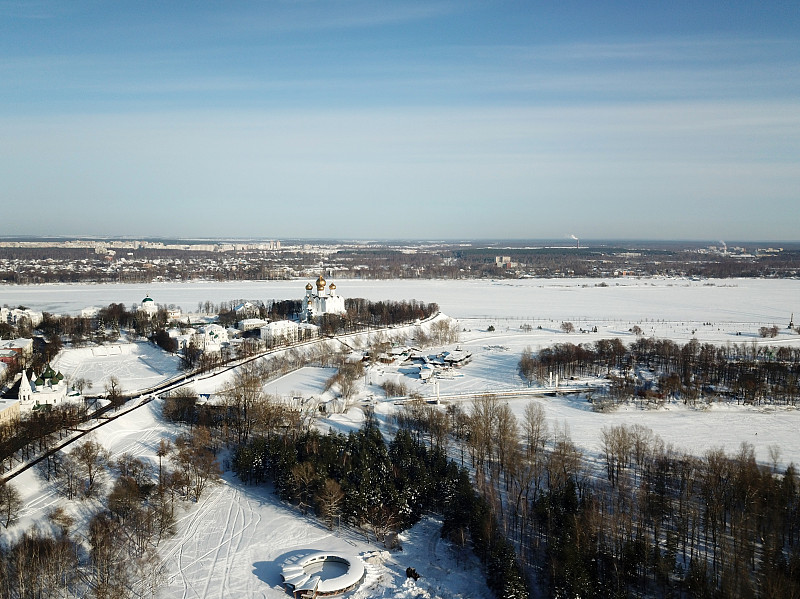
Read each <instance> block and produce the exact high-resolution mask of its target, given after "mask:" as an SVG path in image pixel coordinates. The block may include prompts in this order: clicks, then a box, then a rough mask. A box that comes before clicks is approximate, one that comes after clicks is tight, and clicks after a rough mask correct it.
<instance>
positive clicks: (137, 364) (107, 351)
mask: <svg viewBox="0 0 800 599" xmlns="http://www.w3.org/2000/svg"><path fill="white" fill-rule="evenodd" d="M180 363H181V360H180V357H178V356H176V355H172V354H169V353H167V352H165V351H163V350H162V349H160V348H159V347H158V346H156V345H153V344H152V343H149V342H138V343H126V342H120V343H111V344H105V345H101V346H91V347H78V348H69V349H65V350H63V351H62V352H61V353H60V354H59V355H58V357H57V358H56V359H55V360H53V363H52V364H51V365H52V367H53V368H54V369H55V370H56V371H60V372H61V373H62V374H63V375H64V376H65V377H66V378H67V380H68V381H71V382H74V381H75V380H77V379H79V378H83V379H86V380H87V381H89V382H90V383H91V388H89V389H88V390H87V391H86V392H87V393H95V394H97V393H102V392H103V389H104V388H105V386H106V384H107V383H108V382H109V380H110V379H111V377H112V376H113V377H116V378H117V380H119V381H120V386H121V392H122V393H126V394H127V393H133V392H135V391H138V390H142V389H147V388H149V387H152V386H154V385H157V384H158V383H161V382H163V381H165V380H168V379H171V378H172V377H174V376H177V375H178V374H179V373H180Z"/></svg>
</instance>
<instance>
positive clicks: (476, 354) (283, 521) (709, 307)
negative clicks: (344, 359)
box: [0, 279, 800, 598]
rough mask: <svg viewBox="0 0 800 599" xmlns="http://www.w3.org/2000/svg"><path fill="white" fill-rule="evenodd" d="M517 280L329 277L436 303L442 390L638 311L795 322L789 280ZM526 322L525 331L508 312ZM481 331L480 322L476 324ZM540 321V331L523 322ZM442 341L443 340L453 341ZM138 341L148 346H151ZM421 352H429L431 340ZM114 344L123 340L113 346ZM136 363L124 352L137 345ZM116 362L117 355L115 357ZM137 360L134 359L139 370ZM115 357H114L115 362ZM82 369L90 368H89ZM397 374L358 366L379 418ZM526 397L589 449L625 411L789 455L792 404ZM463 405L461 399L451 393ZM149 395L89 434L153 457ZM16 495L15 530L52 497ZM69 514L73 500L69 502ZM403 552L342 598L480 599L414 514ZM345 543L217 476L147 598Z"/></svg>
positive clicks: (97, 361)
mask: <svg viewBox="0 0 800 599" xmlns="http://www.w3.org/2000/svg"><path fill="white" fill-rule="evenodd" d="M598 283H600V281H598V280H572V279H558V280H539V279H535V280H524V281H337V287H338V288H339V290H340V292H341V293H342V294H343V295H345V296H357V297H366V298H369V299H398V300H399V299H412V298H413V299H418V300H421V301H426V302H428V301H430V302H436V303H438V304H439V305H440V307H441V309H442V311H443V312H444V313H446V314H448V315H450V316H452V317H454V318H457V319H458V320H459V327H460V328H461V329H462V332H461V341H460V345H461V346H462V348H464V349H467V350H469V351H471V352H472V353H473V361H472V362H471V363H470V364H468V365H466V366H465V367H464V368H462V369H461V370H459V371H456V373H455V374H454V376H453V377H452V378H446V379H440V380H439V382H438V391H439V393H440V394H442V395H448V394H455V393H467V392H473V393H474V392H482V391H487V390H507V389H514V388H519V389H523V388H525V384H524V382H523V381H522V380H521V379H520V378H519V376H518V374H517V372H516V364H517V362H518V360H519V356H520V352H521V351H522V350H523V349H524V348H525V347H528V346H530V347H532V348H534V349H536V348H538V347H543V346H546V345H550V344H552V343H556V342H564V341H569V342H572V343H582V342H591V341H595V340H597V339H599V338H601V337H620V338H621V339H622V340H623V341H624V342H626V343H629V342H631V341H633V340H634V339H635V337H634V336H633V335H632V334H631V333H629V332H628V330H629V329H630V328H631V326H633V325H634V324H638V325H639V326H640V327H641V328H642V329H643V330H644V332H645V334H647V335H655V336H657V337H668V338H671V339H674V340H676V341H679V342H685V341H688V340H689V339H691V338H692V337H696V338H697V339H698V340H699V341H701V342H713V343H748V344H749V343H768V344H771V345H777V344H791V345H794V346H798V345H800V335H797V334H796V333H792V332H789V331H787V330H786V325H787V324H788V320H789V317H790V315H791V314H792V312H794V313H796V315H797V316H798V320H800V281H798V280H775V281H773V280H750V279H748V280H724V281H722V280H720V281H699V282H698V281H688V280H678V279H674V280H672V279H647V280H638V279H632V280H628V279H623V280H613V279H612V280H608V281H606V283H607V284H608V286H607V287H601V286H598ZM304 284H305V281H296V282H285V281H284V282H263V283H262V282H258V283H256V282H253V283H237V284H234V285H221V284H212V283H194V284H174V283H172V284H157V285H155V284H154V285H149V286H131V285H64V286H43V287H35V286H34V287H3V288H0V303H8V304H10V305H17V304H24V305H26V306H29V307H31V308H35V309H40V310H48V311H53V312H69V313H76V312H78V311H79V310H80V309H81V308H83V307H87V306H90V305H95V306H102V305H107V304H108V303H111V302H124V303H126V304H129V303H131V302H135V301H139V300H140V299H141V297H144V295H145V294H146V293H150V294H151V296H152V297H154V298H155V300H156V301H157V302H159V303H164V304H177V305H180V306H183V308H184V309H185V310H192V309H194V308H195V307H196V305H197V303H198V302H200V301H205V300H210V301H214V302H219V301H227V300H231V299H236V298H243V299H264V300H267V299H272V298H275V299H285V298H289V297H299V296H300V295H301V294H302V287H303V285H304ZM564 320H569V321H572V322H573V323H574V324H575V326H576V328H577V329H580V328H585V329H591V328H592V327H594V326H596V327H597V329H598V331H597V333H580V332H576V333H572V334H565V333H563V332H561V331H560V330H559V325H560V323H561V322H562V321H564ZM524 324H530V325H532V328H531V330H530V331H526V330H523V329H522V328H520V327H521V325H524ZM773 324H775V325H778V326H779V328H780V330H781V332H780V334H779V336H778V337H777V338H776V339H770V340H763V339H760V338H759V337H758V335H757V330H758V327H759V326H763V325H773ZM490 325H492V326H494V329H495V330H494V331H492V332H489V331H488V330H487V329H488V328H489V326H490ZM540 326H541V329H539V328H538V327H540ZM454 347H455V345H450V346H448V347H447V348H441V349H449V350H452V349H453V348H454ZM75 351H83V350H72V351H70V352H66V353H65V354H63V356H62V357H60V358H59V360H58V361H57V362H56V363H55V367H57V368H60V369H61V370H63V371H64V373H65V374H70V375H71V376H84V377H86V378H91V379H92V380H93V381H98V382H97V383H96V384H100V385H102V383H101V382H100V381H103V380H104V377H107V376H110V375H111V374H114V375H115V376H117V377H118V378H119V379H120V382H121V384H122V386H123V389H126V390H127V389H133V388H136V387H137V385H145V386H146V385H149V384H152V382H151V379H154V378H157V376H156V374H154V373H155V372H158V373H159V375H158V376H163V377H164V378H167V376H169V373H170V372H173V370H170V369H171V368H172V366H171V364H172V362H170V359H171V358H170V359H166V357H164V356H163V355H162V358H163V359H166V362H164V361H161V360H162V358H158V357H157V356H154V355H151V354H150V353H146V354H143V355H144V359H143V360H140V361H142V362H143V363H144V364H145V369H144V370H142V371H136V370H135V369H130V370H128V371H125V370H123V369H121V368H120V367H119V365H117V363H116V362H115V361H114V360H112V359H110V356H105V357H104V356H94V355H92V356H88V355H87V356H85V358H86V359H85V360H84V359H83V358H82V357H81V356H80V355H79V354H75V353H73V352H75ZM152 351H155V352H158V350H157V349H155V348H153V349H152ZM433 351H434V349H431V350H430V352H431V353H433ZM121 353H122V350H121ZM136 359H137V360H138V358H136ZM126 368H131V366H130V365H129V366H126ZM148 368H149V369H151V370H150V371H148V370H147V369H148ZM115 369H116V370H115ZM331 372H332V371H331V370H329V369H318V368H310V367H306V368H302V369H300V370H298V371H296V372H294V373H291V374H289V375H287V376H284V377H282V378H280V379H278V380H275V381H270V382H269V383H268V384H267V387H266V390H267V392H269V393H272V394H276V395H282V396H287V397H291V396H296V395H299V396H303V397H306V396H312V395H313V396H320V395H322V388H323V385H324V382H325V380H326V379H327V378H328V377H329V376H330V374H331ZM90 373H91V374H90ZM390 379H391V380H395V381H402V382H404V383H405V384H406V385H407V386H408V389H409V391H419V392H420V393H422V394H423V395H434V394H435V393H436V389H435V387H434V385H433V384H432V383H423V382H422V381H421V380H420V379H419V378H418V376H417V375H416V374H414V373H413V372H410V371H409V369H403V368H402V367H398V366H391V365H390V366H381V367H378V366H373V367H371V368H370V369H369V371H368V373H367V375H366V376H365V381H364V384H365V387H364V389H363V391H362V393H361V397H364V398H365V397H368V396H369V395H372V396H373V397H374V398H377V399H378V402H377V405H376V414H377V415H378V417H379V418H381V419H384V420H386V419H388V418H389V417H390V415H391V413H392V411H393V410H395V409H397V408H396V406H395V405H394V403H393V402H392V401H386V400H381V399H380V398H382V396H383V393H382V391H381V390H380V388H379V385H380V384H381V383H382V382H383V381H385V380H390ZM228 380H230V375H229V374H228V375H221V376H219V377H212V378H206V379H204V380H202V381H198V382H197V383H195V384H194V386H195V389H196V390H197V391H199V392H204V393H208V392H213V391H214V390H215V389H216V388H218V387H220V386H221V385H222V384H224V383H225V382H226V381H228ZM531 401H534V402H539V403H541V404H542V405H543V406H544V408H545V412H546V415H547V417H548V421H549V424H550V427H551V429H552V428H553V427H556V426H558V427H562V428H563V427H567V428H568V429H569V432H570V435H571V437H572V439H573V441H574V442H575V443H576V444H577V445H578V446H579V447H580V448H581V449H582V451H583V452H584V454H585V455H586V456H587V457H589V458H593V457H596V456H597V454H598V452H599V449H600V431H601V429H602V428H603V427H605V426H608V425H612V424H619V423H640V424H643V425H645V426H647V427H650V428H651V429H653V431H654V432H655V433H656V434H658V435H660V436H661V437H662V438H663V439H664V441H665V442H666V443H668V444H672V445H674V446H675V447H676V448H678V449H680V450H686V451H690V452H693V453H695V454H698V455H699V454H702V453H703V452H705V451H706V450H707V449H708V448H711V447H720V446H721V447H724V448H725V449H726V450H727V451H735V450H736V449H737V448H738V446H739V444H740V443H741V442H743V441H746V442H748V443H752V444H753V445H754V447H755V451H756V457H757V459H759V460H761V461H762V462H768V461H769V457H768V456H769V453H768V451H769V450H768V448H769V446H770V445H773V444H776V445H779V446H780V447H781V448H782V453H781V457H780V462H781V464H784V465H785V464H788V463H789V462H790V461H793V462H795V463H800V441H799V440H798V436H797V431H798V430H800V410H796V409H790V408H753V407H741V406H719V405H715V406H713V407H710V408H707V409H694V408H689V407H685V406H683V405H681V404H668V405H667V406H666V407H664V408H661V409H658V410H642V409H638V408H637V407H636V406H633V405H631V406H628V407H625V408H622V409H620V410H617V411H615V412H610V413H597V412H594V411H592V409H591V406H590V404H589V403H587V402H586V400H585V398H583V397H581V396H560V397H541V398H518V399H511V400H509V404H510V406H511V407H512V409H513V410H514V411H515V413H517V415H518V416H521V414H522V412H523V410H524V407H525V405H526V404H527V403H529V402H531ZM464 407H465V408H467V407H468V406H466V405H465V406H464ZM158 409H159V404H158V402H154V403H152V404H149V405H147V406H145V407H142V408H140V409H138V410H135V411H134V412H132V413H131V414H129V415H127V416H125V417H123V418H120V419H119V420H116V421H113V422H111V423H109V424H108V425H106V426H104V427H102V428H101V429H99V431H98V432H97V433H96V435H97V437H96V438H97V440H98V441H100V442H101V443H103V444H104V445H106V446H107V447H108V448H109V449H111V451H112V452H113V453H114V454H116V455H118V454H120V453H122V452H129V453H132V454H134V455H136V456H140V457H142V458H144V459H149V460H151V461H152V462H153V463H156V455H155V452H156V447H157V445H158V441H159V439H160V438H162V437H168V438H171V437H174V435H175V434H176V431H175V430H174V429H173V428H172V427H171V426H168V425H166V424H165V423H164V422H162V421H161V419H160V417H159V413H158ZM362 421H363V414H362V412H361V409H360V408H359V407H357V406H356V407H353V408H351V409H350V410H348V411H347V412H346V413H345V414H336V415H333V416H331V417H330V418H328V419H323V420H321V421H320V423H319V424H320V426H321V427H322V428H323V430H327V427H329V426H330V427H334V428H336V429H339V430H349V429H351V428H354V427H358V426H360V423H361V422H362ZM15 484H17V485H18V486H19V488H20V490H21V491H22V492H23V493H24V495H25V501H26V508H25V514H24V518H23V520H22V522H21V523H20V524H19V525H18V526H17V527H16V529H17V530H20V529H21V528H23V527H26V526H29V525H30V524H32V523H33V522H35V521H39V522H41V521H42V519H43V517H44V514H45V513H46V511H47V510H48V509H49V508H51V507H52V506H54V505H56V504H59V503H64V500H63V499H60V498H58V497H56V496H55V494H54V493H53V491H52V490H51V489H50V488H49V486H48V485H47V484H45V483H44V482H42V481H41V480H40V479H38V478H37V476H36V475H35V474H34V473H33V472H30V471H29V472H26V473H24V474H23V475H21V476H20V477H19V478H18V479H17V480H16V481H15ZM70 509H72V510H73V511H76V512H80V511H85V510H87V509H88V508H87V506H86V505H83V504H79V503H76V504H75V505H73V506H71V507H70ZM403 547H404V548H403V551H402V552H393V553H391V555H390V556H389V558H388V560H387V561H386V563H384V564H383V565H375V566H370V568H369V573H368V578H367V581H366V583H365V585H364V586H363V587H362V588H361V589H359V590H357V591H355V592H354V593H353V594H352V595H350V596H353V597H403V598H405V597H464V598H466V597H477V598H482V597H489V592H488V590H487V589H486V586H485V583H484V582H483V578H482V575H481V573H480V568H479V567H478V566H477V565H476V564H475V563H474V562H473V561H466V562H465V561H464V559H463V556H458V555H456V554H455V553H453V551H452V549H451V548H449V547H448V546H447V544H446V543H444V542H443V541H441V540H439V539H438V533H437V530H436V522H435V521H433V520H423V521H422V522H421V523H420V524H419V525H418V526H416V527H415V528H414V529H412V530H411V531H408V532H407V533H406V534H405V535H404V540H403ZM337 548H340V549H346V550H347V551H349V552H353V551H355V552H362V551H370V550H376V549H378V547H376V546H374V545H372V544H370V543H368V542H367V541H366V540H365V539H364V538H363V537H362V536H358V535H355V534H354V533H352V532H347V531H333V532H331V531H329V530H327V529H326V528H325V527H324V526H322V525H321V524H320V523H319V522H317V521H316V520H314V519H311V518H306V517H303V516H301V515H300V514H299V512H297V511H295V510H293V509H291V508H289V507H287V506H285V505H282V504H281V503H280V502H279V501H277V500H276V498H275V496H274V495H273V494H272V493H271V492H270V490H269V489H268V488H264V487H246V486H243V485H241V484H240V483H239V482H238V481H237V480H236V479H235V478H234V477H232V476H231V475H230V473H227V474H226V476H225V481H224V483H223V484H222V485H220V486H217V487H215V488H213V489H211V490H209V491H207V493H206V495H205V496H204V497H203V498H201V501H200V502H199V504H197V505H193V506H190V507H189V509H187V510H186V511H185V512H184V513H183V514H182V516H181V520H180V523H179V533H178V535H177V537H176V538H175V539H173V540H171V541H169V542H168V543H166V544H165V546H164V547H163V549H162V555H163V557H164V560H165V573H166V577H165V582H164V586H163V587H162V588H161V590H160V592H159V594H158V596H159V597H162V598H189V597H286V596H288V595H287V594H286V593H285V592H284V591H283V590H282V589H281V588H280V584H279V582H280V576H279V572H280V564H281V562H282V561H283V559H285V558H286V557H287V556H289V555H290V554H292V553H293V552H306V551H308V550H312V549H337ZM406 566H412V567H415V568H416V569H417V570H418V571H419V572H420V574H422V578H421V579H420V580H419V581H418V582H417V583H416V585H412V584H411V583H409V582H407V581H406V579H405V574H404V570H405V568H406Z"/></svg>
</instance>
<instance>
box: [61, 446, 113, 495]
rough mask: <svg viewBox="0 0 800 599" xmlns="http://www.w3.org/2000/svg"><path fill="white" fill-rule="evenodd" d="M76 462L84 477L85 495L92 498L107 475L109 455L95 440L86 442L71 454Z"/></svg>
mask: <svg viewBox="0 0 800 599" xmlns="http://www.w3.org/2000/svg"><path fill="white" fill-rule="evenodd" d="M70 456H71V457H72V458H73V459H74V460H75V464H76V465H77V466H78V469H79V472H80V473H81V474H82V475H83V477H84V487H83V494H84V495H85V496H86V497H90V496H91V495H92V494H93V493H94V492H95V489H96V485H97V483H98V482H99V481H100V480H102V478H103V477H104V475H105V468H106V466H107V465H108V460H109V453H108V450H106V449H105V448H104V447H103V446H102V445H100V443H98V442H97V441H93V440H91V439H90V440H88V441H84V442H83V443H81V444H79V445H78V446H76V447H75V449H73V450H72V451H71V452H70Z"/></svg>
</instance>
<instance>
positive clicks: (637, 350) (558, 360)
mask: <svg viewBox="0 0 800 599" xmlns="http://www.w3.org/2000/svg"><path fill="white" fill-rule="evenodd" d="M519 367H520V372H521V373H522V375H523V377H525V378H527V379H528V380H530V381H532V380H534V379H539V380H541V381H546V380H548V379H549V374H550V373H553V375H559V376H560V377H561V378H562V379H564V378H568V377H570V376H575V375H579V376H597V375H606V374H609V376H611V378H612V385H611V394H612V396H613V397H615V398H620V399H627V398H630V397H632V396H639V397H647V398H652V399H665V398H667V397H673V398H679V399H682V400H683V401H684V402H686V403H694V402H695V401H697V399H698V398H700V397H701V396H705V397H710V398H716V399H723V398H727V399H730V400H735V401H736V402H737V403H740V402H741V403H748V404H764V403H768V404H784V405H797V401H798V398H799V397H800V348H797V347H789V346H770V345H762V344H756V343H738V344H737V343H728V344H725V345H714V344H712V343H700V342H699V341H697V339H692V340H691V341H689V342H688V343H685V344H679V343H676V342H674V341H671V340H669V339H655V338H646V337H641V338H639V339H637V340H636V341H635V342H633V343H631V344H630V345H629V346H626V345H625V344H624V343H623V342H622V341H620V340H619V339H601V340H598V341H596V342H594V343H583V344H578V345H575V344H572V343H558V344H556V345H553V346H551V347H545V348H542V349H541V350H539V351H538V353H536V354H534V353H533V352H532V351H530V350H526V351H525V352H523V354H522V358H521V359H520V362H519ZM636 370H638V371H639V373H647V374H648V376H646V377H644V378H643V377H641V376H640V377H639V378H636V377H634V372H635V371H636Z"/></svg>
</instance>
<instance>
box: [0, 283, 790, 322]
mask: <svg viewBox="0 0 800 599" xmlns="http://www.w3.org/2000/svg"><path fill="white" fill-rule="evenodd" d="M309 281H310V279H309V280H308V281H307V280H305V279H300V280H294V281H240V282H232V283H217V282H192V283H149V284H135V285H134V284H113V283H112V284H62V285H21V286H2V287H0V305H3V304H7V305H9V306H12V307H15V306H18V305H24V306H27V307H29V308H33V309H36V310H41V311H47V312H51V313H55V314H78V313H79V312H80V310H81V309H82V308H86V307H89V306H98V307H102V306H107V305H108V304H110V303H123V304H125V305H126V306H128V307H130V306H131V305H132V304H135V303H138V302H140V301H141V300H142V298H144V297H145V295H147V294H149V295H150V296H151V297H152V298H153V299H154V300H155V301H156V302H157V303H158V304H163V305H175V306H179V307H180V308H181V309H182V310H183V311H184V312H195V311H196V310H197V307H198V304H199V303H201V302H205V301H210V302H213V303H217V304H218V303H220V302H223V301H231V300H239V299H246V300H260V301H269V300H272V299H277V300H284V299H292V298H297V299H300V298H301V297H302V296H303V294H304V287H305V284H306V283H307V282H309ZM336 284H337V289H338V292H339V293H340V294H341V295H343V296H344V297H362V298H366V299H369V300H387V299H391V300H404V299H405V300H410V299H416V300H420V301H423V302H436V303H437V304H439V306H440V308H441V310H442V311H443V312H444V313H446V314H448V315H450V316H453V317H455V318H492V319H503V318H509V319H554V320H573V321H576V322H577V321H580V322H585V321H591V320H595V321H604V320H626V321H646V320H666V321H692V322H705V321H713V322H719V323H722V322H724V323H751V324H770V325H771V324H776V325H778V326H781V327H785V326H786V324H788V321H789V318H790V316H791V314H792V313H793V312H795V313H797V314H798V316H799V317H800V280H797V279H718V280H702V281H694V280H688V279H678V278H675V279H667V278H647V279H634V278H631V279H627V278H622V279H606V280H602V279H522V280H519V279H514V280H485V279H484V280H409V279H392V280H360V279H357V280H350V279H337V280H336Z"/></svg>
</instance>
